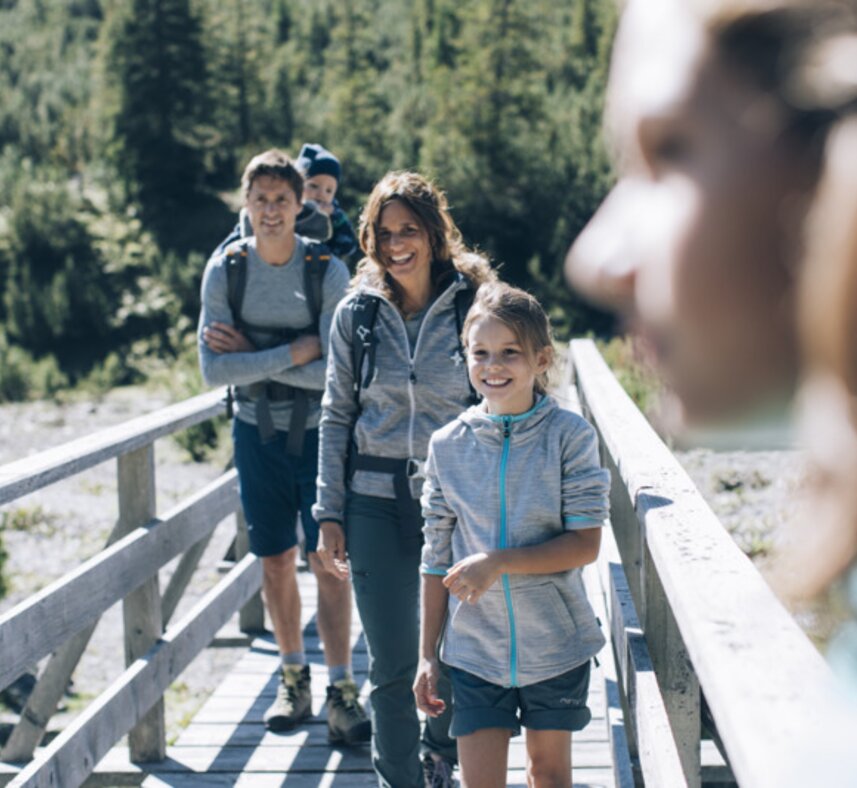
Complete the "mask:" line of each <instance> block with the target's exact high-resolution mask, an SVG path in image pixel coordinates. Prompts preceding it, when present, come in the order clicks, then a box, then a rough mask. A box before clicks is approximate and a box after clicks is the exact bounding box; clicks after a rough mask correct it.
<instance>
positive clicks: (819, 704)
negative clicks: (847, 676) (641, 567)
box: [571, 340, 857, 788]
mask: <svg viewBox="0 0 857 788" xmlns="http://www.w3.org/2000/svg"><path fill="white" fill-rule="evenodd" d="M571 353H572V358H573V360H574V364H575V369H576V378H577V383H578V386H579V389H580V391H581V396H582V399H583V400H584V401H585V407H586V408H587V409H588V411H589V412H590V413H591V414H592V416H593V418H594V420H595V422H596V424H597V426H598V429H599V432H600V434H601V436H602V439H603V441H604V443H605V445H606V446H607V448H608V450H609V451H610V453H611V455H612V456H613V458H614V460H615V462H616V467H617V470H618V473H619V474H620V477H621V479H622V481H623V483H624V484H625V486H626V487H627V489H628V490H629V493H630V496H631V499H632V500H633V501H634V503H635V507H636V511H637V517H638V521H639V523H640V525H641V527H642V528H643V529H644V533H645V543H646V545H647V548H648V550H649V552H650V553H651V559H652V565H653V567H654V568H655V569H656V571H657V573H658V577H659V579H660V582H661V584H662V585H663V589H664V593H665V594H666V596H667V598H668V600H669V603H670V608H671V610H672V613H673V615H674V616H675V620H676V623H677V625H678V628H679V631H680V633H681V637H682V639H683V641H684V643H685V645H686V647H687V651H688V654H689V656H690V659H691V661H692V663H693V666H694V670H695V672H696V674H697V676H698V677H699V681H700V684H701V686H702V689H703V691H704V692H705V696H706V699H707V700H708V703H709V705H710V707H711V711H712V715H713V717H714V720H715V722H716V724H717V727H718V731H719V733H720V736H721V738H722V741H723V743H724V745H725V747H726V750H727V752H728V755H729V760H730V763H731V765H732V768H733V770H734V773H735V776H736V778H737V780H738V782H739V783H740V784H742V785H752V786H754V788H755V787H756V786H758V788H767V787H768V786H771V787H773V786H777V788H781V787H782V786H783V785H794V784H795V782H794V780H795V779H796V775H797V774H799V773H801V772H803V773H805V772H806V770H807V768H808V766H807V764H808V759H814V756H813V755H811V753H814V752H817V751H818V749H819V747H820V748H821V749H822V750H824V751H826V752H827V751H831V743H833V742H839V743H840V744H839V745H832V747H833V750H832V751H833V752H835V753H837V754H838V756H837V757H841V758H842V762H841V764H840V766H841V767H842V771H841V773H842V774H844V775H847V776H848V778H849V779H851V780H857V764H855V762H854V761H853V758H852V759H850V761H849V760H846V759H845V757H844V752H845V750H846V749H847V748H852V749H853V744H851V743H848V742H847V740H846V743H847V744H848V747H845V746H842V742H843V736H842V733H841V729H840V728H839V726H840V725H845V727H846V729H847V730H852V731H853V730H857V722H855V720H854V717H855V715H854V713H853V711H852V710H849V709H846V708H843V707H842V706H837V704H836V700H835V699H836V691H837V690H836V685H835V681H834V680H833V677H832V675H831V672H830V669H829V668H828V666H827V665H826V664H825V662H824V660H823V659H822V657H821V656H820V654H819V653H818V652H817V651H816V649H815V648H814V647H813V645H812V644H811V643H810V642H809V640H808V639H807V638H806V636H805V635H804V634H803V633H802V632H801V631H800V628H799V627H798V625H797V624H796V623H795V621H794V620H793V619H792V617H791V616H790V615H789V613H788V612H787V611H786V610H785V608H784V607H783V606H782V604H781V603H780V602H779V601H778V600H777V599H776V597H775V596H774V594H773V592H772V591H771V590H770V588H769V587H768V586H767V584H766V583H765V582H764V580H763V579H762V577H761V576H760V575H759V573H758V572H757V571H756V569H755V568H754V567H753V565H752V564H751V563H750V561H749V559H748V558H747V557H746V556H744V555H743V554H742V553H741V551H740V550H739V549H738V547H737V546H736V545H735V543H734V542H733V540H732V539H731V537H730V536H729V535H728V534H727V533H726V531H725V530H724V528H723V527H722V525H721V524H720V522H719V521H718V520H717V518H716V517H715V515H714V514H713V513H712V511H711V509H710V508H709V507H708V506H707V504H706V503H705V502H704V501H703V499H702V497H701V496H700V494H699V492H698V491H697V490H696V488H695V486H694V485H693V482H692V481H691V480H690V478H689V477H688V475H687V474H686V473H685V471H684V470H683V469H682V468H681V466H680V465H679V463H678V462H677V461H676V460H675V458H673V456H672V455H671V454H670V452H669V450H668V449H667V447H666V446H665V445H664V444H663V443H662V441H660V439H659V438H658V437H657V435H656V434H655V433H654V431H653V430H652V429H651V427H650V426H649V425H648V423H647V422H646V421H645V419H644V418H643V416H642V415H641V414H640V413H639V411H638V410H637V409H636V408H635V407H634V405H633V403H631V401H630V399H629V398H628V397H627V395H626V394H625V393H624V391H622V389H621V387H620V386H619V384H618V383H617V381H616V380H615V378H614V377H613V375H612V374H611V373H610V371H609V370H608V369H607V366H606V364H605V363H604V361H603V359H602V358H601V357H600V355H599V354H598V352H597V350H596V349H595V346H594V344H593V343H592V342H590V341H586V340H575V341H573V342H572V343H571ZM648 635H649V633H647V636H648ZM652 635H653V636H656V633H652ZM772 655H776V657H775V658H772ZM849 721H850V722H849ZM853 741H854V740H853V738H852V739H851V742H853ZM810 743H811V744H810ZM844 779H845V778H840V780H844ZM840 784H846V783H845V782H841V783H840Z"/></svg>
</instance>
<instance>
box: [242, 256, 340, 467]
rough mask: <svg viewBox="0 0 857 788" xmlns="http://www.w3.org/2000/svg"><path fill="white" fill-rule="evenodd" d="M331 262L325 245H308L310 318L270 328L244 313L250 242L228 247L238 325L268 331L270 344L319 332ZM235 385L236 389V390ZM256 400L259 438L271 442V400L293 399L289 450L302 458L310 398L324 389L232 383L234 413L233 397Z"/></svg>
mask: <svg viewBox="0 0 857 788" xmlns="http://www.w3.org/2000/svg"><path fill="white" fill-rule="evenodd" d="M329 263H330V251H329V250H328V249H327V247H326V246H325V245H324V244H320V243H309V244H307V253H306V256H305V257H304V292H305V294H306V298H307V306H308V307H309V311H310V315H311V321H310V323H309V324H308V325H307V326H305V327H303V328H298V329H294V328H271V327H270V326H259V325H254V324H252V323H248V322H247V321H246V320H244V318H243V317H242V315H241V307H242V305H243V303H244V291H245V290H246V288H247V241H246V240H243V241H241V242H239V243H237V244H233V245H231V246H229V247H228V248H227V249H226V284H227V300H228V302H229V308H230V310H231V311H232V317H233V320H234V321H235V327H236V328H237V329H238V330H239V331H241V332H242V333H244V334H246V333H247V332H248V331H252V332H254V333H257V334H267V335H269V336H270V337H271V341H270V342H269V343H268V345H267V347H276V346H278V345H285V344H288V343H289V342H292V341H294V340H295V339H297V338H298V337H299V336H303V335H306V334H318V333H319V315H320V314H321V301H322V283H323V282H324V276H325V274H326V273H327V267H328V264H329ZM233 388H234V391H233ZM233 398H234V399H237V400H238V401H239V402H241V401H246V402H253V403H254V404H255V406H256V425H257V427H258V430H259V437H260V438H261V439H262V440H263V441H269V440H271V439H272V438H273V437H274V434H275V429H274V420H273V418H272V416H271V403H272V402H285V401H291V402H292V416H291V420H290V421H289V433H288V439H287V441H286V451H287V452H288V453H289V454H291V455H294V456H295V457H300V456H302V454H303V444H304V434H305V432H306V421H307V417H308V415H309V405H310V401H311V400H317V401H320V400H321V392H320V391H316V390H315V389H303V388H298V387H297V386H290V385H288V384H287V383H280V382H278V381H275V380H262V381H259V382H257V383H251V384H250V385H247V386H235V387H232V386H230V387H229V389H228V394H227V412H228V413H229V415H230V416H231V415H232V400H233Z"/></svg>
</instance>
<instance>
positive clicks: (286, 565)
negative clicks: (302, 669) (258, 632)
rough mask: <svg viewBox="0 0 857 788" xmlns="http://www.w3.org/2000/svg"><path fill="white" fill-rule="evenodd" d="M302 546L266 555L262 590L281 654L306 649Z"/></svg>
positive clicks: (263, 558) (263, 565)
mask: <svg viewBox="0 0 857 788" xmlns="http://www.w3.org/2000/svg"><path fill="white" fill-rule="evenodd" d="M297 556H298V548H297V547H292V548H291V549H290V550H286V551H285V552H283V553H278V554H277V555H271V556H263V557H262V592H263V594H264V595H265V604H266V605H267V606H268V613H269V615H270V616H271V624H272V625H273V627H274V637H275V638H276V641H277V646H278V647H279V649H280V653H281V654H294V653H295V652H300V651H303V650H304V641H303V635H302V633H301V597H300V594H299V592H298V578H297Z"/></svg>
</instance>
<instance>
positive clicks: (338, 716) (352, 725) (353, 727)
mask: <svg viewBox="0 0 857 788" xmlns="http://www.w3.org/2000/svg"><path fill="white" fill-rule="evenodd" d="M358 695H359V691H358V689H357V685H356V684H355V683H354V681H353V680H352V679H350V678H345V679H340V680H339V681H337V682H334V683H333V684H331V685H330V686H329V687H328V688H327V740H328V741H329V742H330V743H331V744H348V745H351V744H363V743H364V742H368V741H369V739H371V738H372V723H371V722H370V721H369V719H368V718H367V717H366V712H365V711H364V710H363V707H362V706H361V705H360V700H359V697H358Z"/></svg>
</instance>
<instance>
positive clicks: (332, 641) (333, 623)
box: [309, 552, 351, 666]
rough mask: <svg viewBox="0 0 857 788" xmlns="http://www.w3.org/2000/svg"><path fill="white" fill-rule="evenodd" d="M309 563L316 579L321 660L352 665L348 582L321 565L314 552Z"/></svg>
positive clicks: (349, 584) (349, 590)
mask: <svg viewBox="0 0 857 788" xmlns="http://www.w3.org/2000/svg"><path fill="white" fill-rule="evenodd" d="M309 564H310V566H311V567H312V571H313V573H314V574H315V577H316V580H317V581H318V618H317V621H318V634H319V636H320V637H321V640H322V642H323V643H324V661H325V663H326V664H327V665H328V666H331V665H349V666H350V665H351V583H349V582H347V581H342V580H339V579H338V578H336V577H334V576H333V575H332V574H330V572H328V571H327V570H326V569H324V567H323V566H322V564H321V559H320V558H319V557H318V555H317V554H316V553H314V552H313V553H310V554H309Z"/></svg>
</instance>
